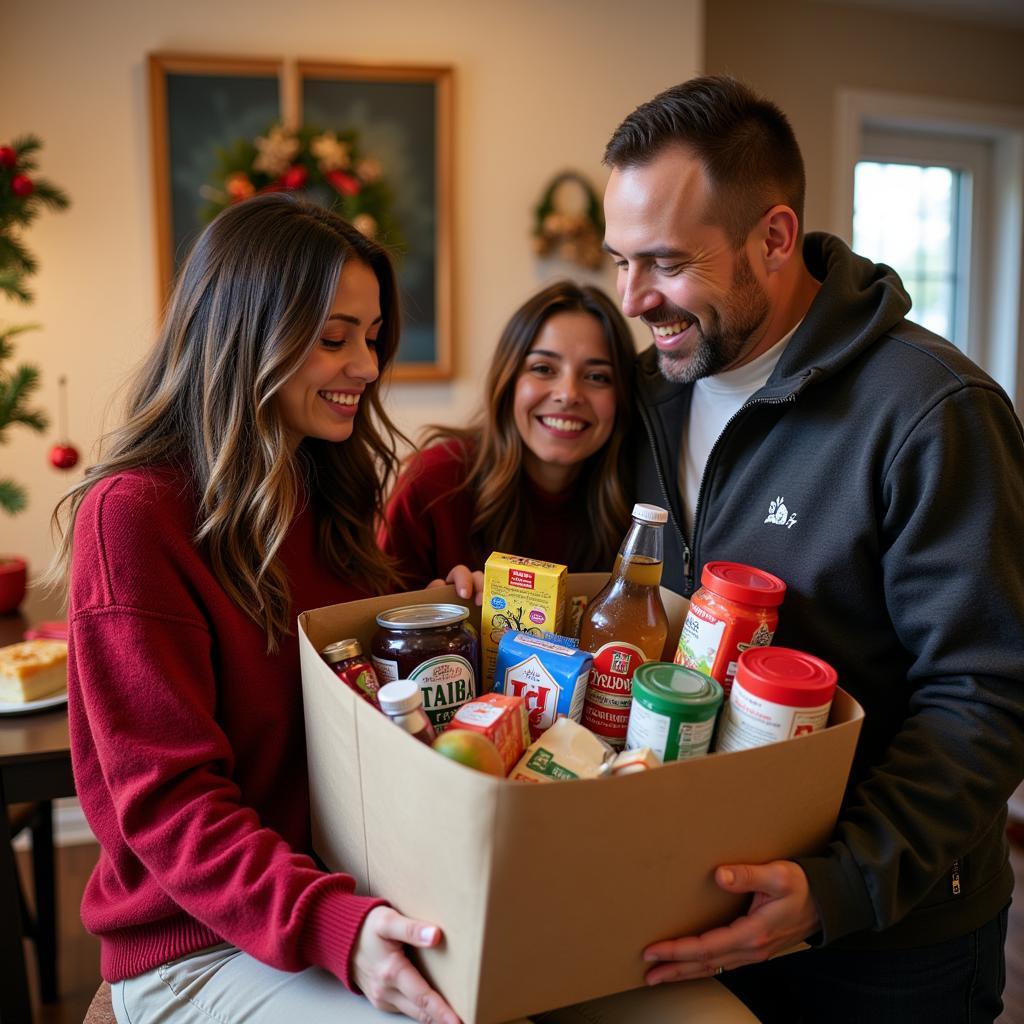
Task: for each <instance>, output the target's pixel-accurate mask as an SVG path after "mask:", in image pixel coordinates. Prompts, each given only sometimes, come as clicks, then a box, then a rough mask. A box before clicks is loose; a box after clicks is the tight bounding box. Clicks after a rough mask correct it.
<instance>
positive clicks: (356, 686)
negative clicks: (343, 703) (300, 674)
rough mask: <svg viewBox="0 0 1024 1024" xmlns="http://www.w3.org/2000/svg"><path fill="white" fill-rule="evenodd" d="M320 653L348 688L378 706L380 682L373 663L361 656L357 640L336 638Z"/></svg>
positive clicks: (361, 652) (360, 646)
mask: <svg viewBox="0 0 1024 1024" xmlns="http://www.w3.org/2000/svg"><path fill="white" fill-rule="evenodd" d="M320 655H321V657H322V658H323V659H324V661H326V662H327V664H328V665H330V666H331V669H332V670H333V671H334V674H335V675H336V676H337V677H338V678H339V679H340V680H342V682H344V683H345V685H346V686H347V687H348V688H349V689H350V690H354V691H355V692H356V693H358V694H359V696H360V697H362V698H363V700H365V701H366V702H367V704H371V705H373V707H375V708H378V709H379V708H380V701H379V700H378V699H377V691H378V690H379V689H380V682H379V681H378V679H377V673H376V672H375V671H374V669H373V665H371V664H370V662H369V661H368V660H367V659H366V658H364V657H363V647H362V644H360V643H359V641H358V640H355V639H349V640H338V641H337V642H336V643H333V644H328V645H327V646H326V647H325V648H324V649H323V650H322V651H321V652H320Z"/></svg>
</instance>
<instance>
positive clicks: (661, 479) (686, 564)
mask: <svg viewBox="0 0 1024 1024" xmlns="http://www.w3.org/2000/svg"><path fill="white" fill-rule="evenodd" d="M636 407H637V408H638V409H639V410H640V418H641V419H642V420H643V421H644V430H646V431H647V440H648V441H649V442H650V445H651V449H652V450H653V452H654V471H655V472H656V473H657V474H658V483H659V484H660V485H661V493H662V495H663V496H664V498H665V509H666V511H667V512H668V518H669V521H670V522H671V523H672V526H673V527H674V528H675V531H676V536H677V537H678V538H679V546H680V547H681V548H682V549H683V579H684V580H688V579H689V578H690V545H689V544H687V543H686V535H685V534H684V533H683V530H682V527H681V526H680V525H679V522H678V520H677V519H676V517H675V513H674V512H673V511H672V508H673V505H672V499H671V498H670V497H669V491H668V485H667V484H666V483H665V474H664V473H662V471H661V459H660V458H659V452H658V442H657V439H656V438H655V435H654V426H653V424H652V423H651V420H650V417H649V416H648V415H647V409H646V408H645V407H644V404H643V403H642V402H637V403H636ZM676 489H677V490H678V488H676Z"/></svg>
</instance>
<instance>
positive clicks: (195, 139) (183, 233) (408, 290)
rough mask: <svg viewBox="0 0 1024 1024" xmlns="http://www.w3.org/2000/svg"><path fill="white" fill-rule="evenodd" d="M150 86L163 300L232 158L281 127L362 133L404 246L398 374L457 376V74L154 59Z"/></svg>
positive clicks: (399, 262)
mask: <svg viewBox="0 0 1024 1024" xmlns="http://www.w3.org/2000/svg"><path fill="white" fill-rule="evenodd" d="M149 77H150V105H151V123H152V146H153V167H154V176H155V178H154V181H155V187H154V194H155V199H156V224H157V232H156V234H157V246H158V251H157V265H158V274H159V288H160V295H161V297H164V296H166V295H167V294H169V291H170V287H171V283H172V281H173V279H174V274H175V272H176V270H177V268H178V266H179V265H180V263H181V261H182V259H183V258H184V256H185V254H186V253H187V252H188V248H189V246H190V245H191V244H192V242H193V241H194V239H195V238H196V236H197V235H198V234H199V232H200V231H201V230H202V228H203V227H204V219H203V218H204V211H206V212H207V213H208V206H209V193H210V183H211V181H214V180H215V176H216V173H217V170H218V167H219V166H220V156H221V155H222V153H223V152H224V151H225V150H226V149H228V148H229V147H232V146H234V145H236V144H237V143H238V141H239V140H250V141H251V140H255V139H256V138H257V137H258V136H265V135H266V133H267V131H268V129H269V128H270V127H271V125H273V124H274V123H275V122H277V123H283V124H285V125H291V126H292V128H291V129H289V130H295V129H296V128H297V127H298V126H299V125H302V126H304V128H303V130H305V127H306V126H315V128H316V129H317V130H318V131H320V132H323V133H336V134H337V137H338V138H343V137H347V135H348V134H349V133H355V135H357V136H358V140H359V151H360V152H361V153H362V154H363V156H364V157H370V158H371V159H372V162H373V163H374V165H377V166H379V168H380V173H382V174H383V175H384V179H385V180H386V186H387V190H388V192H389V194H390V197H391V200H390V202H391V209H390V216H391V219H392V220H393V221H394V223H395V225H396V226H397V229H398V230H397V232H396V233H395V237H400V241H399V244H397V245H394V247H393V248H392V252H393V255H394V257H395V263H396V268H397V273H398V284H399V289H400V292H401V297H402V319H403V323H402V342H401V345H400V347H399V352H398V357H397V359H396V361H395V364H394V369H393V371H392V375H393V377H394V378H395V379H397V380H445V379H448V378H449V377H451V375H452V369H453V323H452V318H453V294H452V293H453V274H452V194H453V192H452V71H451V68H448V67H418V66H417V67H412V66H409V67H405V66H363V65H352V64H332V63H324V62H314V61H298V62H297V63H293V64H288V65H286V64H285V62H284V61H283V60H276V59H267V60H257V59H238V58H230V57H228V58H216V57H201V56H189V55H183V54H153V55H151V56H150V58H149ZM289 115H290V116H289ZM314 170H315V166H314ZM352 173H353V174H354V173H355V172H354V171H353V172H352ZM344 177H348V172H345V174H344ZM267 187H279V186H278V185H277V183H276V182H275V183H272V185H270V186H267ZM250 191H251V189H250ZM364 194H365V195H369V193H368V192H367V193H364ZM310 195H311V198H314V199H316V198H317V196H316V194H315V190H314V192H313V193H311V194H310ZM222 198H223V196H222ZM325 198H326V197H325ZM335 198H336V199H337V196H335ZM223 201H225V202H226V201H227V200H226V199H224V200H223ZM327 201H329V199H328V200H327ZM358 220H359V218H356V219H355V220H354V223H356V224H357V226H359V224H358ZM364 230H365V229H364ZM382 240H383V241H384V242H385V244H388V242H389V238H384V239H382ZM391 241H392V243H393V239H391Z"/></svg>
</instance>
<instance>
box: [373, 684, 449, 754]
mask: <svg viewBox="0 0 1024 1024" xmlns="http://www.w3.org/2000/svg"><path fill="white" fill-rule="evenodd" d="M377 699H378V700H379V701H380V709H381V711H383V712H384V714H385V715H387V716H388V718H390V719H391V721H392V722H394V723H395V725H397V726H399V727H400V728H402V729H404V730H405V731H406V732H407V733H410V734H411V735H412V736H414V737H415V738H416V739H418V740H419V741H420V742H421V743H426V744H427V745H428V746H429V745H430V744H431V743H433V742H434V740H435V739H436V738H437V733H435V732H434V727H433V726H432V725H431V724H430V719H429V718H427V713H426V711H424V710H423V694H422V693H421V692H420V688H419V684H418V683H416V682H415V681H414V680H412V679H396V680H395V681H394V682H393V683H385V684H384V685H383V686H382V687H381V688H380V690H378V692H377Z"/></svg>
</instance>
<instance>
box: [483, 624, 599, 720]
mask: <svg viewBox="0 0 1024 1024" xmlns="http://www.w3.org/2000/svg"><path fill="white" fill-rule="evenodd" d="M593 660H594V659H593V656H592V655H591V654H588V653H587V652H586V651H580V650H577V649H576V648H574V647H569V646H567V645H565V644H560V643H553V642H552V641H550V640H541V639H539V638H538V637H535V636H530V635H529V634H528V633H519V632H515V631H509V632H507V633H506V634H505V635H504V636H503V637H502V638H501V642H500V643H499V644H498V657H497V660H496V662H495V665H494V692H495V693H507V694H509V695H511V696H513V697H524V698H525V699H526V709H527V712H528V714H529V721H530V738H531V740H535V739H536V738H537V737H538V736H540V734H541V733H542V732H544V731H545V730H546V729H549V728H550V727H551V726H552V725H554V722H555V719H556V718H571V719H572V720H573V721H574V722H578V721H579V720H580V719H581V718H582V717H583V701H584V699H585V698H586V695H587V680H588V679H589V678H590V666H591V664H592V663H593Z"/></svg>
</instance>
